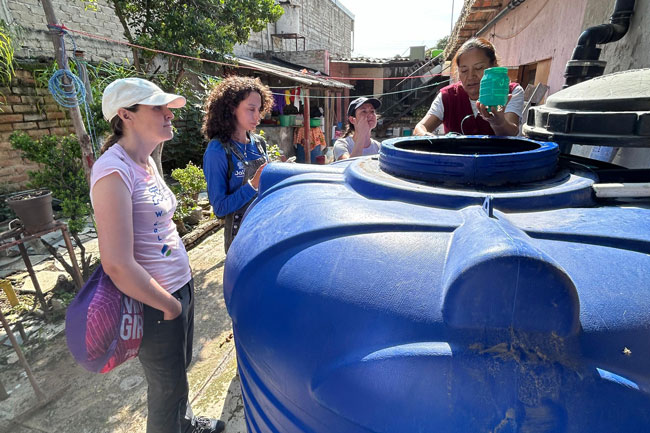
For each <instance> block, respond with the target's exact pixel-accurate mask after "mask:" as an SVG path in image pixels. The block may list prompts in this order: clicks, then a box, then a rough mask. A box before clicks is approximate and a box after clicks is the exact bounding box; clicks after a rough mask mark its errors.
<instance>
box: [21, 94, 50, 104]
mask: <svg viewBox="0 0 650 433" xmlns="http://www.w3.org/2000/svg"><path fill="white" fill-rule="evenodd" d="M20 101H21V102H22V103H23V104H32V105H34V104H39V103H40V104H44V103H45V100H44V99H43V97H42V96H21V97H20Z"/></svg>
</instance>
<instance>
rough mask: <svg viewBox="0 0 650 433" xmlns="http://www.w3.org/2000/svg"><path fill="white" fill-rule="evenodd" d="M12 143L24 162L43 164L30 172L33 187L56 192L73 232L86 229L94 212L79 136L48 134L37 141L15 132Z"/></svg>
mask: <svg viewBox="0 0 650 433" xmlns="http://www.w3.org/2000/svg"><path fill="white" fill-rule="evenodd" d="M9 142H10V143H11V146H12V147H13V148H14V149H18V150H20V151H21V156H22V157H23V158H24V159H28V160H30V161H33V162H36V163H38V164H40V165H41V168H40V170H38V171H30V172H29V177H30V179H31V180H30V184H29V185H30V187H32V188H47V189H49V190H50V191H52V195H53V196H54V197H55V198H57V199H59V200H61V209H62V211H63V215H64V216H65V217H68V218H69V221H68V228H69V229H70V232H71V233H73V234H74V233H78V232H79V231H80V230H82V229H83V228H84V226H85V221H84V220H85V217H86V216H87V215H88V214H89V213H90V190H89V188H88V182H87V181H86V176H85V174H84V170H83V167H82V164H81V148H80V147H79V142H78V141H77V137H75V136H74V135H68V136H66V137H57V136H55V135H44V136H43V137H41V138H39V139H38V140H34V139H33V138H31V137H30V136H29V135H27V134H25V133H24V132H14V133H13V134H11V136H10V137H9Z"/></svg>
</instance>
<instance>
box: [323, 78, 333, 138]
mask: <svg viewBox="0 0 650 433" xmlns="http://www.w3.org/2000/svg"><path fill="white" fill-rule="evenodd" d="M331 95H332V93H331V92H330V90H329V89H327V90H325V144H326V145H327V147H329V146H330V144H331V143H332V110H331V107H332V101H331V100H330V96H331Z"/></svg>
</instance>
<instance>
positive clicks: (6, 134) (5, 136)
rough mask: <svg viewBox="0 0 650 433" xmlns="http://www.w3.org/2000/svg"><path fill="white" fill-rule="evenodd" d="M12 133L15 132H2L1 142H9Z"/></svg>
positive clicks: (0, 135)
mask: <svg viewBox="0 0 650 433" xmlns="http://www.w3.org/2000/svg"><path fill="white" fill-rule="evenodd" d="M11 134H13V132H0V142H1V141H6V142H9V136H11Z"/></svg>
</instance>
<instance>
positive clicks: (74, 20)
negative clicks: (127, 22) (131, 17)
mask: <svg viewBox="0 0 650 433" xmlns="http://www.w3.org/2000/svg"><path fill="white" fill-rule="evenodd" d="M51 1H52V6H53V7H54V12H55V14H56V17H57V19H58V21H59V23H62V24H65V26H66V27H69V28H71V29H74V30H81V31H84V32H87V33H92V34H97V35H100V36H105V37H108V38H111V39H114V40H119V41H124V42H126V38H124V35H123V33H124V31H123V27H122V24H121V23H120V21H119V19H118V18H117V16H116V15H115V11H114V10H113V8H112V6H110V2H105V1H99V2H96V3H97V7H98V10H97V11H91V10H84V2H82V1H81V0H51ZM0 2H3V3H4V0H0ZM4 13H5V14H8V17H7V18H8V19H9V22H11V21H12V20H13V22H14V23H16V24H18V25H20V26H21V27H22V30H21V32H20V34H19V37H18V45H19V46H18V47H16V57H17V58H19V59H21V58H22V59H35V58H48V59H53V58H54V47H53V45H52V39H51V37H50V35H49V33H48V29H47V20H46V18H45V12H43V6H42V5H41V2H40V0H9V2H8V3H7V4H6V8H5V10H4ZM73 36H74V39H75V42H76V44H77V48H78V49H79V50H82V51H84V52H85V57H86V59H87V60H89V61H93V62H96V61H100V60H108V61H111V62H117V63H122V60H123V59H124V58H128V59H132V58H133V56H132V54H131V49H130V48H128V47H127V46H125V45H119V44H115V43H112V42H107V41H101V40H97V39H91V38H87V37H84V36H80V35H75V34H73ZM65 43H66V49H68V50H70V51H72V42H71V40H70V39H69V38H68V37H66V38H65Z"/></svg>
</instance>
